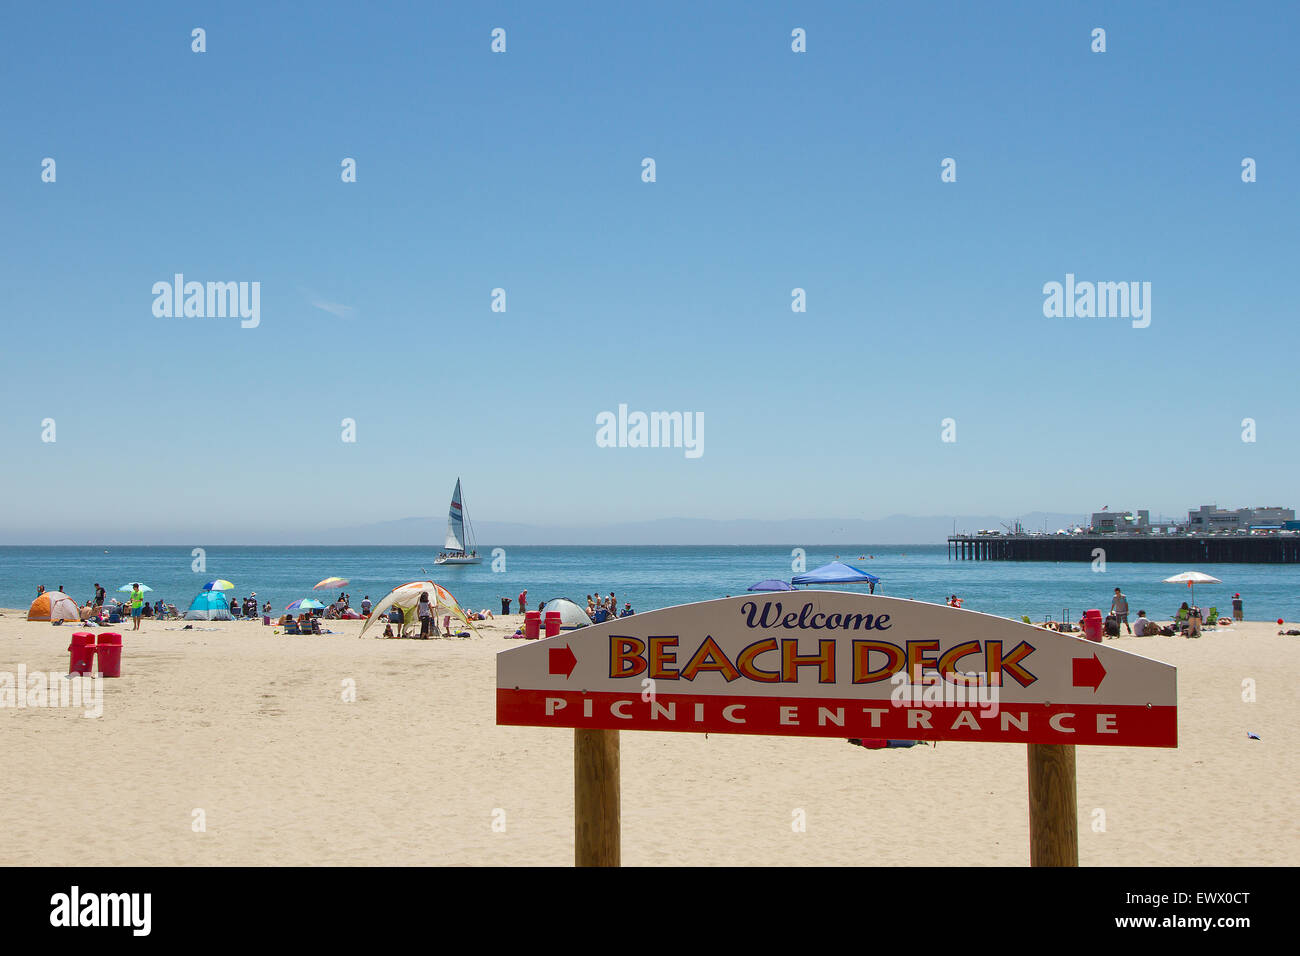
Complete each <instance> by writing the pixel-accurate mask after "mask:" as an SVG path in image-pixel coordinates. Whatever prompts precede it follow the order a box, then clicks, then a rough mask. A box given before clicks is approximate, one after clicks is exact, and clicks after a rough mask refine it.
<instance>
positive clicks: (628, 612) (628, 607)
mask: <svg viewBox="0 0 1300 956" xmlns="http://www.w3.org/2000/svg"><path fill="white" fill-rule="evenodd" d="M635 613H636V611H634V610H632V602H631V601H627V602H626V603H624V605H623V612H622V613H621V614H619V617H631V616H632V615H633V614H635Z"/></svg>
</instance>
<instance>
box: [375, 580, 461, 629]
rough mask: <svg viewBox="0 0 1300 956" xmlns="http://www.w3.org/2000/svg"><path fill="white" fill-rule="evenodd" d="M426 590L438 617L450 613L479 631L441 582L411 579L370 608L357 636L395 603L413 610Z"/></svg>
mask: <svg viewBox="0 0 1300 956" xmlns="http://www.w3.org/2000/svg"><path fill="white" fill-rule="evenodd" d="M424 591H428V592H429V601H430V603H432V604H433V613H434V615H435V616H436V617H438V618H439V619H441V618H442V617H443V616H444V615H447V614H450V615H451V616H452V617H454V618H455V619H456V620H458V621H460V622H461V623H462V624H464V625H465V626H466V627H468V628H469V629H470V630H471V631H473V632H474V633H475V634H477V633H478V629H477V628H475V627H474V625H473V624H471V623H470V621H469V617H468V616H467V615H466V614H465V612H464V611H463V610H462V609H461V606H460V602H459V601H457V600H456V598H455V597H454V596H453V595H452V593H451V592H450V591H448V590H447V589H446V588H444V587H443V586H442V585H441V584H434V583H433V582H432V581H411V582H409V583H408V584H403V585H400V586H398V587H395V588H393V589H392V590H391V591H389V592H388V593H387V594H386V595H384V599H383V600H382V601H380V602H379V603H378V604H376V605H375V606H374V607H372V608H371V609H370V616H369V617H368V618H366V623H365V624H362V625H361V633H360V634H358V635H357V637H362V636H364V635H365V633H366V631H368V630H369V629H370V628H371V626H373V625H374V624H377V623H379V622H380V621H381V620H382V619H383V618H385V617H386V616H387V613H388V609H389V608H391V607H393V606H394V605H396V606H397V607H399V608H401V609H402V610H403V611H404V612H411V611H413V610H414V609H415V606H416V605H417V604H419V603H420V594H421V593H422V592H424ZM407 616H408V617H409V616H410V615H409V614H408V615H407Z"/></svg>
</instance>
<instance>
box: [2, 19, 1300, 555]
mask: <svg viewBox="0 0 1300 956" xmlns="http://www.w3.org/2000/svg"><path fill="white" fill-rule="evenodd" d="M310 9H311V11H312V12H311V13H306V12H304V8H298V7H295V6H293V5H289V4H256V5H254V4H188V5H186V4H134V5H130V6H119V5H114V6H111V7H109V6H101V5H91V4H83V5H77V6H62V7H59V8H57V9H48V8H46V7H44V6H40V5H37V6H26V7H21V8H14V9H13V10H11V11H10V12H8V13H7V14H6V24H5V29H4V31H3V32H2V33H0V88H3V90H4V91H5V95H4V97H3V99H2V100H0V124H2V128H3V130H4V133H3V141H4V149H3V150H0V223H3V229H0V252H2V253H3V254H2V255H0V280H2V287H3V291H4V295H3V297H2V298H0V309H2V310H3V311H2V312H0V315H3V322H4V342H5V344H6V346H7V348H6V350H5V353H6V361H5V362H4V366H3V369H4V376H3V379H4V380H3V385H0V388H3V394H4V402H3V412H0V440H3V443H4V447H5V449H6V451H7V452H8V455H9V461H8V462H7V463H6V464H7V466H8V467H6V468H4V470H3V473H4V477H3V479H0V488H3V494H0V535H2V536H3V537H4V538H6V539H8V540H11V541H23V542H30V543H42V542H43V541H44V540H45V537H44V536H45V534H46V533H47V532H51V533H52V532H55V531H59V532H67V533H70V534H71V536H72V537H73V538H78V532H79V531H81V530H84V529H88V528H94V529H96V530H97V532H98V533H97V534H96V535H95V537H96V539H101V538H102V537H104V535H105V534H109V535H111V533H112V532H114V531H115V530H119V529H137V530H138V529H139V528H140V527H141V526H142V525H144V526H148V527H154V528H158V529H184V530H189V529H195V530H196V531H199V532H202V531H204V530H208V529H222V530H223V531H224V532H227V533H232V532H233V531H238V530H240V529H246V530H247V532H248V537H249V540H252V539H253V538H254V537H256V538H257V539H258V540H262V539H264V538H265V537H266V536H267V535H268V534H269V535H274V534H276V533H279V532H280V531H283V532H284V534H285V535H286V536H287V538H288V539H291V538H292V532H293V530H294V529H297V528H302V527H305V526H322V525H323V526H331V527H332V526H343V525H349V524H360V523H368V522H371V521H383V520H388V519H393V518H400V517H402V516H404V515H432V514H439V513H441V512H442V511H443V510H444V509H445V507H446V499H447V496H448V493H449V491H450V489H451V486H452V484H453V483H454V481H455V478H456V476H457V475H459V476H461V477H462V478H463V479H464V481H465V486H466V494H467V497H468V500H469V502H470V504H471V507H472V509H473V510H472V513H473V514H474V515H475V516H476V517H477V518H478V519H479V520H496V521H525V522H530V523H536V524H560V525H585V524H599V523H603V522H608V521H616V520H637V519H646V518H655V517H666V516H685V517H715V518H737V517H756V518H757V517H762V518H790V517H864V518H873V517H879V516H884V515H889V514H894V513H911V514H935V513H947V512H956V513H963V512H967V513H1003V514H1008V515H1010V514H1017V513H1023V512H1027V511H1031V510H1036V509H1043V510H1059V511H1078V512H1087V511H1091V510H1094V509H1099V508H1100V507H1101V506H1102V505H1103V504H1109V505H1110V506H1111V507H1112V508H1116V507H1131V508H1139V507H1146V508H1151V509H1152V510H1153V511H1162V512H1164V513H1169V514H1179V513H1181V512H1183V511H1185V510H1186V509H1187V508H1188V507H1194V506H1196V505H1199V504H1201V503H1205V502H1210V501H1215V502H1218V503H1219V504H1221V505H1224V506H1231V507H1236V506H1245V505H1251V504H1286V505H1292V506H1294V505H1296V504H1297V502H1296V501H1295V500H1293V499H1291V498H1290V497H1289V495H1290V494H1291V489H1292V488H1293V487H1294V481H1293V480H1289V476H1290V475H1292V474H1294V471H1295V468H1296V466H1297V464H1300V453H1298V452H1297V449H1300V443H1298V442H1297V437H1300V436H1298V435H1297V425H1296V419H1295V415H1294V409H1295V400H1294V398H1293V394H1294V387H1295V386H1294V371H1293V367H1292V366H1293V359H1291V358H1290V357H1292V356H1294V355H1296V354H1297V352H1298V351H1300V349H1298V348H1297V345H1298V344H1300V343H1297V337H1298V333H1297V331H1296V323H1295V292H1294V281H1295V280H1294V276H1295V272H1296V270H1295V265H1294V263H1295V261H1296V258H1297V252H1298V251H1300V250H1298V249H1297V245H1298V243H1297V230H1296V225H1295V224H1296V212H1297V201H1296V186H1295V183H1296V182H1297V176H1296V170H1295V168H1294V166H1295V162H1296V157H1297V155H1298V154H1300V150H1298V149H1297V147H1298V146H1300V143H1298V142H1297V140H1298V139H1300V137H1298V135H1297V131H1296V124H1295V122H1294V103H1295V100H1296V92H1297V91H1296V82H1295V70H1294V49H1293V42H1294V36H1295V29H1296V26H1297V20H1300V13H1297V8H1296V7H1295V6H1294V5H1293V4H1281V3H1278V4H1267V3H1266V4H1262V5H1252V6H1251V7H1250V9H1249V11H1246V10H1244V9H1241V8H1236V7H1231V6H1226V5H1211V4H1195V3H1143V4H1127V3H1126V4H1097V3H1090V4H1069V3H1066V4H1056V3H1052V4H1043V3H1024V4H998V5H992V6H987V5H976V4H966V3H931V4H879V3H852V4H850V3H843V4H830V3H827V4H808V5H795V4H685V3H681V4H678V3H656V4H651V5H623V4H597V3H591V4H546V5H539V4H484V5H478V4H436V5H435V4H414V3H413V4H383V5H375V6H374V7H372V6H370V5H355V4H320V5H315V6H313V7H311V8H310ZM194 27H203V28H204V29H205V30H206V33H207V37H206V40H207V52H205V53H202V54H197V53H194V52H192V51H191V48H190V47H191V34H190V31H191V30H192V29H193V28H194ZM495 27H501V28H504V29H505V30H506V37H507V50H506V52H505V53H504V54H494V53H492V52H491V51H490V48H489V45H490V42H491V36H490V34H491V31H492V29H493V28H495ZM796 27H801V28H803V29H805V30H806V31H807V47H808V49H807V52H806V53H802V54H796V53H794V52H792V51H791V48H790V44H791V39H790V32H791V30H792V29H794V28H796ZM1095 27H1103V28H1104V29H1105V30H1106V45H1107V50H1106V52H1105V53H1093V52H1092V51H1091V49H1090V44H1091V31H1092V30H1093V28H1095ZM45 157H52V158H54V159H55V161H56V163H57V181H56V182H54V183H44V182H42V181H41V162H42V160H43V158H45ZM344 157H352V158H354V159H355V160H356V163H357V182H355V183H343V182H341V180H340V162H341V161H342V159H343V158H344ZM644 157H652V158H654V160H655V162H656V174H657V181H656V182H654V183H645V182H642V179H641V161H642V159H643V158H644ZM945 157H952V158H954V159H955V160H956V162H957V181H956V182H955V183H942V182H941V181H940V175H939V174H940V162H941V160H943V159H944V158H945ZM1243 157H1252V158H1254V159H1255V160H1256V161H1257V163H1258V181H1257V182H1254V183H1249V184H1247V183H1243V182H1242V181H1241V161H1242V159H1243ZM176 272H182V273H184V274H185V276H186V278H187V279H189V280H197V281H249V282H252V281H257V282H260V283H261V324H260V325H259V326H258V327H257V328H255V329H243V328H240V324H239V322H238V320H232V319H223V318H159V317H155V316H154V314H153V311H152V305H153V295H152V292H151V289H152V286H153V284H154V283H155V282H157V281H170V279H171V277H172V275H173V274H174V273H176ZM1066 273H1074V274H1075V275H1076V276H1077V277H1078V278H1079V279H1080V280H1085V279H1090V280H1093V281H1139V282H1150V283H1151V285H1152V315H1151V324H1150V327H1149V328H1145V329H1134V328H1132V327H1131V326H1130V323H1129V322H1128V321H1127V320H1124V319H1120V318H1073V319H1065V318H1052V319H1049V318H1045V317H1044V316H1043V311H1042V305H1043V293H1042V287H1043V284H1044V283H1046V282H1050V281H1063V280H1064V277H1065V275H1066ZM497 287H500V288H504V289H505V290H506V296H507V311H506V312H504V313H496V312H492V311H491V309H490V302H491V290H492V289H494V288H497ZM795 287H799V288H803V289H805V290H806V292H807V312H806V313H804V314H795V313H793V312H792V311H791V308H790V302H791V290H792V289H793V288H795ZM313 302H317V303H328V304H337V305H341V306H345V307H346V309H340V310H337V311H339V312H342V313H343V314H335V312H331V311H327V310H325V309H322V308H319V307H317V306H315V305H313ZM620 403H626V404H627V405H628V406H629V408H630V409H632V410H644V411H651V410H672V411H687V412H699V413H702V414H703V416H704V420H705V436H704V439H705V444H704V454H703V455H702V456H701V457H700V458H698V459H688V458H687V457H686V456H685V455H684V454H683V452H682V450H681V449H646V448H618V449H614V448H599V447H597V445H596V442H595V434H596V422H595V419H596V415H597V414H598V413H600V412H602V411H614V410H616V409H617V408H618V405H619V404H620ZM949 417H951V418H953V419H955V420H956V423H957V441H956V442H954V443H945V442H942V441H941V440H940V438H941V424H940V423H941V421H942V420H943V419H944V418H949ZM1246 417H1250V418H1253V419H1255V421H1256V423H1257V441H1255V442H1254V443H1246V442H1243V441H1241V431H1242V429H1241V421H1242V419H1243V418H1246ZM46 418H52V419H54V421H55V423H56V428H57V433H56V434H57V440H56V441H55V442H53V443H48V442H42V441H41V435H42V424H41V423H42V421H43V420H44V419H46ZM344 418H351V419H354V420H355V421H356V423H357V425H356V437H357V441H356V442H354V443H346V442H343V441H341V440H340V434H341V430H342V429H341V425H340V423H341V421H342V419H344ZM60 537H66V534H61V535H60Z"/></svg>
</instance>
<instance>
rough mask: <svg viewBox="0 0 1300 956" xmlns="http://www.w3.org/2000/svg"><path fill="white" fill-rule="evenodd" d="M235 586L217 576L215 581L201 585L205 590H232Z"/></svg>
mask: <svg viewBox="0 0 1300 956" xmlns="http://www.w3.org/2000/svg"><path fill="white" fill-rule="evenodd" d="M234 589H235V586H234V585H233V584H231V583H230V582H229V581H227V580H226V579H225V578H217V579H216V580H215V581H209V582H208V583H207V584H205V585H203V590H205V591H233V590H234Z"/></svg>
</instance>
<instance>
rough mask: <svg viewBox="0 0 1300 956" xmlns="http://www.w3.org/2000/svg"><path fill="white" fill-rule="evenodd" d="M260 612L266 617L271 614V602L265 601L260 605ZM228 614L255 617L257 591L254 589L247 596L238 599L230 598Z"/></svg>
mask: <svg viewBox="0 0 1300 956" xmlns="http://www.w3.org/2000/svg"><path fill="white" fill-rule="evenodd" d="M262 613H263V614H264V615H266V616H267V617H270V616H271V602H270V601H267V602H266V603H265V604H263V605H262ZM230 616H231V617H246V618H255V617H257V592H256V591H254V592H253V593H252V594H250V595H249V596H248V597H246V598H244V600H243V601H240V600H239V599H238V598H234V597H232V598H231V599H230Z"/></svg>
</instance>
